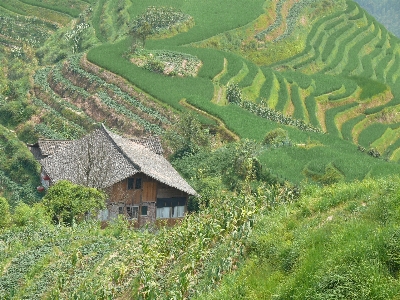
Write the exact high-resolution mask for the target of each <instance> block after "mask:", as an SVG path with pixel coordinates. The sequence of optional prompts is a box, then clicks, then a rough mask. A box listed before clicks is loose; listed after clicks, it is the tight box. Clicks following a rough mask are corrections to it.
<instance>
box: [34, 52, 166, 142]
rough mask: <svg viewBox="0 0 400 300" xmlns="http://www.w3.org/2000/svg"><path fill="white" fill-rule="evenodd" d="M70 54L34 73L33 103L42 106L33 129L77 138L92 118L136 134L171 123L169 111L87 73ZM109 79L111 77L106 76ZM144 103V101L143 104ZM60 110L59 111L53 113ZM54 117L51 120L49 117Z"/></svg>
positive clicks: (88, 127)
mask: <svg viewBox="0 0 400 300" xmlns="http://www.w3.org/2000/svg"><path fill="white" fill-rule="evenodd" d="M80 61H81V56H79V57H78V56H74V57H71V58H70V59H68V60H67V61H65V62H61V63H58V64H57V65H55V66H54V67H52V68H46V69H42V70H39V71H38V72H37V74H36V75H35V81H36V87H37V88H36V90H35V93H36V96H37V98H38V99H37V100H36V105H37V106H38V107H41V108H42V109H43V112H42V114H41V117H40V121H41V124H37V125H36V127H35V129H36V131H37V132H39V133H40V134H41V135H42V136H44V137H47V138H67V139H72V138H77V137H78V136H81V135H82V134H83V133H84V132H85V131H88V130H91V128H92V127H93V126H94V124H95V123H96V122H106V124H108V125H109V126H110V127H115V128H117V130H118V129H119V130H124V131H126V132H127V133H128V134H132V135H137V134H142V133H144V132H148V133H153V134H160V133H161V132H162V131H163V130H164V129H165V128H166V127H167V126H169V125H170V124H171V120H170V117H169V114H165V112H164V111H163V110H157V109H156V108H157V105H152V106H149V105H148V104H150V103H151V102H149V101H147V103H148V104H147V103H146V100H148V99H146V97H145V96H144V95H141V96H140V95H139V94H138V95H139V98H140V100H139V98H136V97H134V96H133V95H132V94H131V93H128V92H127V91H124V90H122V89H121V88H120V87H118V86H117V85H115V84H113V83H109V82H108V81H107V80H105V79H103V78H101V77H99V76H97V75H96V74H94V73H91V72H89V71H87V70H85V69H84V68H82V66H81V64H80ZM110 81H111V80H110ZM144 103H146V104H147V105H146V104H144ZM57 111H60V113H57ZM51 119H54V122H51V121H50V120H51Z"/></svg>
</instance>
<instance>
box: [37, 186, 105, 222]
mask: <svg viewBox="0 0 400 300" xmlns="http://www.w3.org/2000/svg"><path fill="white" fill-rule="evenodd" d="M105 199H106V195H105V194H104V193H103V192H101V191H99V190H97V189H95V188H89V187H85V186H80V185H76V184H73V183H71V182H69V181H66V180H61V181H59V182H57V183H56V184H54V185H53V186H51V187H50V188H49V190H48V192H47V194H46V196H45V197H44V198H43V204H44V206H45V207H46V209H47V211H48V213H49V214H50V215H51V216H52V218H53V220H54V221H56V222H57V223H65V224H67V225H72V224H73V223H75V222H79V221H82V220H83V219H84V218H85V217H86V216H90V215H91V214H93V215H94V216H96V215H97V212H98V210H100V209H102V208H104V207H105Z"/></svg>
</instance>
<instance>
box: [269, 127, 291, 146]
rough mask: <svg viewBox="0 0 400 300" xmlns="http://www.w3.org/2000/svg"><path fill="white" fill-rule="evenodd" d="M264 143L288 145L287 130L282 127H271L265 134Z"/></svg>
mask: <svg viewBox="0 0 400 300" xmlns="http://www.w3.org/2000/svg"><path fill="white" fill-rule="evenodd" d="M264 144H265V145H270V146H280V145H290V140H289V135H288V132H287V131H286V130H285V129H282V128H276V129H273V130H271V131H270V132H268V133H267V134H266V135H265V138H264Z"/></svg>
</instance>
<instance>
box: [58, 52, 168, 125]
mask: <svg viewBox="0 0 400 300" xmlns="http://www.w3.org/2000/svg"><path fill="white" fill-rule="evenodd" d="M80 60H81V57H80V56H76V57H73V58H71V59H69V60H68V61H67V64H66V65H64V69H63V72H64V73H63V74H64V75H67V74H66V73H67V72H71V73H72V74H74V76H77V78H74V76H72V78H71V79H73V80H74V83H75V84H76V85H79V86H80V87H82V88H84V89H85V90H90V91H92V93H95V92H98V91H99V90H104V91H106V92H107V93H108V94H111V95H113V98H119V102H120V103H124V105H127V106H129V109H130V110H132V111H134V112H135V113H138V114H139V115H141V116H143V117H144V118H146V119H151V120H152V123H164V124H166V125H169V124H171V122H170V120H169V119H168V118H167V117H166V116H164V115H163V114H161V113H160V112H159V111H157V110H156V109H153V108H151V107H149V102H148V103H146V105H145V104H144V103H143V102H144V101H145V100H147V101H148V99H141V100H138V99H137V98H135V97H133V96H131V95H129V94H128V93H126V92H124V91H123V90H121V88H119V87H118V86H116V85H114V84H112V83H108V82H106V81H105V80H103V79H102V78H100V77H99V76H97V75H95V74H93V73H89V72H87V71H86V70H84V69H82V68H81V66H80Z"/></svg>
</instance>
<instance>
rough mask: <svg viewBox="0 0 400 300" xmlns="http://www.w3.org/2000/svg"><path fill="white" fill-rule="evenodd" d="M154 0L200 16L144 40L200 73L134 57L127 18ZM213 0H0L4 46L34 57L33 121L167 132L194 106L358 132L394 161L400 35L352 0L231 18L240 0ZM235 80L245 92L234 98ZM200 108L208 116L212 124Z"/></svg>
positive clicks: (294, 133) (293, 2) (222, 115)
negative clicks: (237, 101)
mask: <svg viewBox="0 0 400 300" xmlns="http://www.w3.org/2000/svg"><path fill="white" fill-rule="evenodd" d="M151 5H158V6H162V5H173V6H174V7H175V8H176V9H177V10H179V11H182V12H184V13H185V14H188V15H189V16H191V17H193V19H194V25H193V27H190V28H189V27H188V28H185V29H184V30H182V32H178V31H172V32H167V33H166V34H165V36H163V35H157V36H149V37H148V38H147V40H146V46H145V48H146V49H145V50H146V51H148V53H151V51H154V53H156V52H157V53H161V54H162V52H163V51H166V52H168V53H170V54H171V53H172V54H173V53H181V54H185V55H186V54H187V55H190V56H191V57H194V58H195V59H197V60H199V61H201V67H200V69H199V70H198V73H197V76H194V77H190V76H189V77H185V76H168V75H166V74H160V73H157V72H152V71H149V70H148V69H146V68H143V67H140V66H137V65H135V64H133V63H132V53H130V52H129V51H130V49H131V46H132V39H131V37H130V36H129V24H130V23H131V22H132V21H133V20H134V19H135V18H137V17H138V16H140V15H141V14H142V13H143V12H144V11H146V9H147V7H149V6H151ZM212 7H213V9H212V11H215V12H217V11H223V14H214V13H211V12H210V6H209V5H207V4H205V3H204V5H203V4H202V5H199V6H195V5H193V3H192V1H180V0H177V1H174V2H173V3H171V2H169V1H158V2H155V1H151V0H147V1H144V2H140V3H137V2H135V3H133V2H132V1H125V0H119V1H117V2H116V3H115V2H112V1H109V0H99V1H82V0H71V1H67V2H66V3H63V4H60V5H58V3H57V2H55V1H53V0H46V1H38V0H9V1H6V2H4V3H1V4H0V13H1V14H0V15H1V19H0V21H1V22H0V25H1V26H2V28H1V29H2V30H1V33H0V43H2V45H3V46H2V47H4V48H6V49H9V50H10V49H12V51H16V53H15V55H16V56H18V55H19V54H18V53H19V52H18V51H21V59H22V58H23V53H24V51H25V50H24V47H31V48H32V49H34V50H33V51H34V55H33V56H34V57H35V59H37V64H38V65H37V66H36V67H35V68H33V69H36V70H37V71H36V73H35V75H34V80H33V82H34V86H33V88H32V90H33V91H32V92H30V93H29V95H30V96H29V97H30V98H29V101H30V103H32V104H33V105H34V106H35V107H36V108H37V112H36V115H35V116H34V117H32V118H31V119H30V120H29V124H30V125H31V126H32V127H33V129H34V132H35V133H36V134H37V135H39V136H42V137H46V138H58V139H61V138H67V139H75V138H77V137H80V136H82V135H83V134H85V133H86V132H88V131H89V130H91V129H92V128H94V127H96V124H98V123H99V122H103V123H105V124H106V125H107V126H109V127H111V128H113V129H115V130H117V131H119V132H120V133H126V134H132V135H135V134H143V133H146V134H147V133H149V134H150V133H151V134H162V133H163V132H164V131H165V129H167V128H168V126H170V125H171V124H172V123H173V122H174V120H175V117H176V115H177V114H178V115H179V114H181V113H184V112H185V111H186V110H187V109H189V107H191V106H192V107H195V108H196V109H197V110H196V113H197V112H199V111H203V112H204V113H206V114H209V115H211V116H212V117H214V118H217V119H218V121H217V123H219V124H222V123H224V124H225V126H226V127H227V128H228V129H229V130H230V131H232V132H233V133H234V134H236V135H238V136H240V137H242V138H250V139H255V140H257V141H262V140H263V138H264V136H265V134H266V133H267V132H268V131H270V130H272V129H273V128H275V127H276V126H284V127H285V128H287V130H289V131H290V132H291V139H292V140H293V142H294V144H296V143H298V144H300V145H301V144H304V142H305V140H310V139H314V140H318V141H320V142H321V141H322V140H324V142H323V143H324V144H325V145H326V147H331V146H332V145H336V143H337V140H336V138H337V139H339V140H346V141H349V142H351V143H353V144H354V145H351V146H349V148H347V149H348V150H346V151H349V153H350V152H354V149H356V146H357V145H358V144H360V145H361V146H363V147H365V148H367V149H369V148H376V149H377V150H378V151H379V153H380V154H382V155H384V157H385V158H387V159H391V160H394V161H397V159H398V157H399V154H398V153H399V152H398V145H399V143H400V141H399V140H398V130H397V127H396V125H395V124H397V123H399V122H400V120H399V117H398V114H397V111H398V108H399V105H400V103H399V97H400V88H399V87H398V83H399V82H398V78H399V76H400V44H399V40H398V39H397V38H395V37H394V36H393V35H391V34H390V33H388V32H387V30H386V29H385V28H384V27H383V26H382V25H381V24H379V23H378V22H377V21H376V20H375V19H374V18H373V17H371V16H370V15H369V14H367V13H366V12H365V11H364V10H363V9H361V8H360V7H359V6H358V5H357V4H356V3H355V2H353V1H351V0H340V1H336V2H334V3H328V2H327V1H319V0H257V1H254V2H252V3H251V4H248V9H247V10H246V11H243V13H242V14H240V15H238V16H237V18H233V19H232V18H231V17H230V16H232V14H234V13H235V12H237V11H239V10H240V8H241V7H242V2H241V1H239V0H236V1H233V2H232V3H231V5H230V6H229V7H227V6H226V3H225V2H224V1H222V0H221V1H220V0H218V1H217V2H215V3H213V6H212ZM221 20H224V22H221ZM30 32H34V33H35V35H30V34H29V33H30ZM224 43H225V44H224ZM226 43H229V49H230V50H229V51H228V50H227V49H226V47H225V46H224V45H226ZM24 45H25V46H24ZM14 46H17V48H15V47H14ZM57 47H59V48H60V49H62V50H61V51H60V52H55V50H54V49H56V48H57ZM235 47H236V48H235ZM10 51H11V50H10ZM77 52H78V53H80V54H76V53H77ZM263 56H264V58H263ZM158 57H162V55H158ZM264 61H265V62H273V63H267V64H263V63H262V62H264ZM184 64H185V63H184ZM161 73H163V72H161ZM231 84H236V85H237V86H238V87H239V89H240V90H241V95H242V99H243V100H245V102H246V103H244V104H243V105H238V106H235V105H233V104H229V103H228V100H227V99H226V91H227V88H228V86H229V85H231ZM183 100H185V101H183ZM247 102H249V103H247ZM181 103H186V105H185V106H183V105H181ZM199 117H200V118H201V119H202V120H203V122H204V124H205V126H215V124H216V123H215V121H214V120H215V119H213V120H212V121H210V120H211V119H207V118H206V117H204V116H203V115H201V114H199ZM277 124H278V125H277ZM377 128H379V130H378V129H377ZM320 131H322V132H324V133H327V134H328V135H327V136H328V137H332V140H329V139H325V137H322V136H321V134H320V133H319V132H320ZM346 147H347V146H346ZM282 151H283V150H282ZM296 151H303V150H300V149H297V150H296ZM310 152H311V151H310ZM335 153H336V152H335V151H333V152H331V153H330V154H329V155H331V158H330V159H327V161H329V160H330V162H332V161H334V156H335V155H336V154H335ZM356 153H357V152H356ZM358 154H359V153H357V155H358ZM310 155H311V154H310ZM349 155H350V154H349ZM360 155H363V154H360ZM309 159H312V157H311V156H310V157H309ZM264 163H265V164H269V162H268V160H267V159H265V161H264ZM343 164H345V163H343ZM289 165H290V164H289V163H284V164H283V165H282V167H286V166H289ZM306 165H307V163H304V164H303V169H304V168H306ZM337 166H339V169H340V164H339V163H337ZM368 168H369V169H371V168H372V167H366V170H367V169H368ZM278 172H279V171H278ZM296 172H297V171H296ZM300 173H301V171H300ZM367 173H368V171H365V172H364V174H367ZM288 177H289V176H286V178H288ZM292 177H293V178H296V179H298V180H301V179H302V178H303V179H304V177H302V175H301V176H300V177H298V175H293V176H292ZM293 178H291V179H293ZM349 178H361V177H357V176H355V177H354V176H353V177H352V176H350V177H349Z"/></svg>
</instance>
